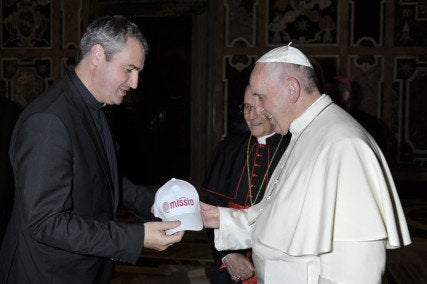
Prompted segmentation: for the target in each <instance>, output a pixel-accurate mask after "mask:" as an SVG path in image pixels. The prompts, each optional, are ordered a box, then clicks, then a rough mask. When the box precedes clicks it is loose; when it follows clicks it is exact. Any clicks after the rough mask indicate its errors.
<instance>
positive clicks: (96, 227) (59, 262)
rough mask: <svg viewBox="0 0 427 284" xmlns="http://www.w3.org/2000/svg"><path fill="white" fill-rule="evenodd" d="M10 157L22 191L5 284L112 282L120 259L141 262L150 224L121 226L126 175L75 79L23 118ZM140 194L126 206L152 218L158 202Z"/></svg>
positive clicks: (130, 194)
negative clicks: (113, 160) (112, 161)
mask: <svg viewBox="0 0 427 284" xmlns="http://www.w3.org/2000/svg"><path fill="white" fill-rule="evenodd" d="M10 157H11V161H12V167H13V170H14V174H15V187H16V193H15V202H14V210H13V212H12V217H11V220H10V222H9V226H8V228H7V231H6V235H5V238H4V241H3V244H2V247H1V250H0V276H1V281H0V282H1V283H55V284H56V283H73V284H75V283H79V284H82V283H110V280H111V275H112V271H113V262H112V259H114V260H118V261H120V262H130V263H135V262H136V261H137V259H138V257H139V255H140V253H141V250H142V247H143V241H144V226H143V225H142V224H124V223H120V222H117V221H116V219H115V211H116V209H117V205H118V201H119V185H118V182H115V183H113V181H118V180H119V179H118V177H117V175H118V173H117V172H114V173H111V170H110V168H109V166H108V161H107V156H106V154H105V151H104V148H103V144H102V141H101V139H100V136H99V134H98V131H97V129H96V126H95V124H94V122H93V120H92V117H91V115H90V113H89V110H88V108H87V106H86V105H85V103H84V102H83V100H82V97H81V95H80V94H79V93H78V91H77V89H76V88H75V87H74V85H73V84H72V82H71V80H70V78H69V77H68V76H65V77H64V78H63V79H61V81H59V82H58V83H57V84H56V85H54V86H53V87H52V88H51V89H50V90H49V91H47V92H46V93H45V94H43V95H42V96H40V97H39V98H38V99H37V100H35V101H34V102H33V103H32V104H30V105H29V106H28V107H27V108H26V109H25V111H24V112H23V113H22V115H21V116H20V119H19V120H18V122H17V124H16V127H15V130H14V133H13V136H12V139H11V145H10ZM112 175H113V176H112ZM132 190H133V191H132ZM132 190H130V189H129V190H128V191H127V192H126V194H124V195H123V201H124V203H128V204H133V205H135V204H136V205H135V207H136V208H137V209H139V210H140V212H138V213H139V214H149V213H147V212H149V210H150V208H151V205H152V203H153V200H154V196H153V195H152V194H151V195H150V194H148V196H147V198H145V197H144V195H141V194H140V193H141V192H138V190H137V189H135V188H134V189H132ZM142 207H145V208H142ZM144 209H145V210H144Z"/></svg>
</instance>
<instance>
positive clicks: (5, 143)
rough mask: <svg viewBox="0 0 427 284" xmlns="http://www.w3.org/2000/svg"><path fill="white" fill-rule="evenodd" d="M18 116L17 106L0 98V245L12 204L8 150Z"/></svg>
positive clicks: (12, 191) (12, 188)
mask: <svg viewBox="0 0 427 284" xmlns="http://www.w3.org/2000/svg"><path fill="white" fill-rule="evenodd" d="M18 115H19V108H18V104H16V103H14V102H12V101H10V100H8V99H6V98H3V97H0V244H1V240H2V239H3V234H4V231H5V230H6V226H7V223H8V221H9V217H10V212H11V211H12V204H13V194H14V185H13V172H12V167H11V165H10V160H9V154H8V150H9V142H10V137H11V135H12V130H13V127H14V125H15V123H16V120H17V119H18Z"/></svg>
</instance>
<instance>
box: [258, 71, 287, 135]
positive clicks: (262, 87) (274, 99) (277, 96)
mask: <svg viewBox="0 0 427 284" xmlns="http://www.w3.org/2000/svg"><path fill="white" fill-rule="evenodd" d="M268 64H270V65H273V64H271V63H257V64H256V65H255V68H254V70H253V71H252V74H251V78H250V88H251V90H252V93H253V96H254V97H255V99H256V101H257V103H258V104H259V108H257V111H258V112H259V115H263V116H265V117H267V118H270V119H269V121H270V123H271V124H273V126H274V131H275V132H276V133H280V134H286V133H288V130H289V125H290V122H291V121H290V117H289V102H288V100H287V99H286V98H287V95H286V90H285V88H283V87H282V85H281V79H280V78H279V77H278V76H277V75H274V70H272V69H271V68H274V66H273V67H272V66H267V65H268Z"/></svg>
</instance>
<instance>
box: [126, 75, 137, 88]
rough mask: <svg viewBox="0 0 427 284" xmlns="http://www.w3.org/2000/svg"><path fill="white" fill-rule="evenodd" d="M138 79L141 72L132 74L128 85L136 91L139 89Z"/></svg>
mask: <svg viewBox="0 0 427 284" xmlns="http://www.w3.org/2000/svg"><path fill="white" fill-rule="evenodd" d="M138 77H139V72H136V71H132V72H131V73H130V75H129V79H128V83H129V86H130V87H131V88H132V89H136V87H138Z"/></svg>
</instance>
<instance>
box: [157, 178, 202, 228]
mask: <svg viewBox="0 0 427 284" xmlns="http://www.w3.org/2000/svg"><path fill="white" fill-rule="evenodd" d="M154 216H156V217H158V218H160V219H162V220H163V221H176V220H179V221H181V225H179V226H178V227H177V228H174V229H171V230H166V234H168V235H171V234H173V233H175V232H179V231H183V230H191V231H200V230H201V229H203V221H202V217H201V215H200V204H199V194H198V193H197V190H196V189H195V188H194V186H193V185H192V184H190V183H188V182H186V181H184V180H181V179H175V178H172V179H171V180H170V181H168V182H167V183H165V184H164V185H163V186H162V187H160V188H159V189H158V190H157V192H156V196H155V199H154Z"/></svg>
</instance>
